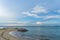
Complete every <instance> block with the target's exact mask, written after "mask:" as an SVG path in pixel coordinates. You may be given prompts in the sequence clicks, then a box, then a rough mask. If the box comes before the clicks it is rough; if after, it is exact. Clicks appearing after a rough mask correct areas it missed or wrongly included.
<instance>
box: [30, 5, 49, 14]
mask: <svg viewBox="0 0 60 40" xmlns="http://www.w3.org/2000/svg"><path fill="white" fill-rule="evenodd" d="M31 12H33V13H48V9H47V8H45V7H43V6H39V5H37V6H35V7H34V8H33V10H32V11H31Z"/></svg>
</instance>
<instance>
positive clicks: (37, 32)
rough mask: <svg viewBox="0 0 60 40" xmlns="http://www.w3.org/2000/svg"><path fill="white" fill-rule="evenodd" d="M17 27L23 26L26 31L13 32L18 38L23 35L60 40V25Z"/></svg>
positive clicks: (41, 39)
mask: <svg viewBox="0 0 60 40" xmlns="http://www.w3.org/2000/svg"><path fill="white" fill-rule="evenodd" d="M19 28H25V29H27V30H28V31H27V32H16V31H15V32H13V34H15V36H17V37H18V38H20V37H25V38H29V39H31V40H60V27H58V26H55V27H54V26H35V27H34V26H27V27H19ZM29 39H28V40H29Z"/></svg>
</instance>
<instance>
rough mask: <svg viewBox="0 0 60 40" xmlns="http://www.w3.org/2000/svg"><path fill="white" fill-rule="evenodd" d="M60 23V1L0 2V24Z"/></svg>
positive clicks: (17, 0) (25, 0)
mask: <svg viewBox="0 0 60 40" xmlns="http://www.w3.org/2000/svg"><path fill="white" fill-rule="evenodd" d="M8 23H9V24H8ZM59 23H60V0H0V24H4V25H20V26H25V25H42V24H59Z"/></svg>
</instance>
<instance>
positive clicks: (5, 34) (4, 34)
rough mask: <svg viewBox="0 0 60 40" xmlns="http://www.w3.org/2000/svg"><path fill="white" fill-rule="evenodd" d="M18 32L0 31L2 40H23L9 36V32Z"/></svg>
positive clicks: (8, 29)
mask: <svg viewBox="0 0 60 40" xmlns="http://www.w3.org/2000/svg"><path fill="white" fill-rule="evenodd" d="M11 31H16V29H15V28H6V29H0V40H22V39H21V38H20V39H18V38H16V37H13V36H11V35H9V32H11Z"/></svg>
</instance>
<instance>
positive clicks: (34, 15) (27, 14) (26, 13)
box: [23, 12, 42, 18]
mask: <svg viewBox="0 0 60 40" xmlns="http://www.w3.org/2000/svg"><path fill="white" fill-rule="evenodd" d="M23 14H24V15H26V16H31V17H35V18H42V17H40V16H38V14H34V13H30V12H23Z"/></svg>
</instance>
